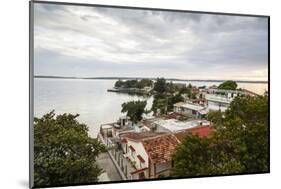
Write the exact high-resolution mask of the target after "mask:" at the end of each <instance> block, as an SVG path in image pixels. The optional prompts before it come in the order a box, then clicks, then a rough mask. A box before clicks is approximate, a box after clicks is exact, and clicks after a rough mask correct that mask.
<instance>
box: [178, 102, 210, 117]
mask: <svg viewBox="0 0 281 189" xmlns="http://www.w3.org/2000/svg"><path fill="white" fill-rule="evenodd" d="M174 112H177V113H180V114H183V115H186V116H189V117H192V118H202V117H204V116H205V115H206V114H207V113H208V112H207V110H206V107H204V106H203V105H200V104H193V103H190V102H186V103H184V102H178V103H176V104H174Z"/></svg>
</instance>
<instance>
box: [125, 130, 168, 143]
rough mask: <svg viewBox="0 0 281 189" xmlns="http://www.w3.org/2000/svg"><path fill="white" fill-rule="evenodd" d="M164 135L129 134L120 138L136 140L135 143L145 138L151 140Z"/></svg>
mask: <svg viewBox="0 0 281 189" xmlns="http://www.w3.org/2000/svg"><path fill="white" fill-rule="evenodd" d="M162 134H165V133H160V132H158V133H156V132H131V133H126V134H124V135H123V136H122V138H126V139H131V140H137V141H141V140H144V139H147V138H153V137H156V136H159V135H162Z"/></svg>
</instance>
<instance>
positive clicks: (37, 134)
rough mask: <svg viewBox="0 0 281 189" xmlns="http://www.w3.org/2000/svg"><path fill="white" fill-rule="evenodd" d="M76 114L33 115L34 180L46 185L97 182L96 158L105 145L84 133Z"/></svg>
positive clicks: (86, 129)
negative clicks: (37, 116)
mask: <svg viewBox="0 0 281 189" xmlns="http://www.w3.org/2000/svg"><path fill="white" fill-rule="evenodd" d="M78 116H79V115H78V114H76V115H72V114H62V115H57V116H55V113H54V111H51V112H50V113H47V114H45V115H44V116H43V117H41V118H34V182H35V186H50V185H63V184H75V183H89V182H96V181H98V176H99V175H100V174H101V173H102V172H103V170H102V169H101V168H99V167H98V166H97V165H96V158H97V156H98V155H99V154H100V153H101V152H105V146H104V145H102V144H101V143H100V142H99V141H98V140H97V139H94V138H90V137H89V136H88V128H87V126H86V125H85V124H81V123H79V122H78V121H77V120H76V118H77V117H78Z"/></svg>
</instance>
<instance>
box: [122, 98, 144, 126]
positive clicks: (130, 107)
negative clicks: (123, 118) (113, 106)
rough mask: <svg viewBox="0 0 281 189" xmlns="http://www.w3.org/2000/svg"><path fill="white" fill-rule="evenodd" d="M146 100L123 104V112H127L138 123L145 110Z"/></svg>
mask: <svg viewBox="0 0 281 189" xmlns="http://www.w3.org/2000/svg"><path fill="white" fill-rule="evenodd" d="M145 106H146V101H140V100H138V101H130V102H126V103H123V104H122V110H121V112H127V116H129V117H130V119H131V121H132V122H133V123H137V122H138V121H140V120H141V119H142V114H143V113H144V112H145Z"/></svg>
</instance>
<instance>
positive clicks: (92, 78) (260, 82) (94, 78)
mask: <svg viewBox="0 0 281 189" xmlns="http://www.w3.org/2000/svg"><path fill="white" fill-rule="evenodd" d="M33 78H35V79H82V80H119V79H120V80H139V79H150V80H156V79H157V78H145V77H61V76H40V75H35V76H33ZM165 79H166V80H168V81H175V82H209V83H212V82H218V83H220V82H224V81H227V80H203V79H176V78H165ZM232 81H235V82H237V83H254V84H268V81H245V80H232Z"/></svg>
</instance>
